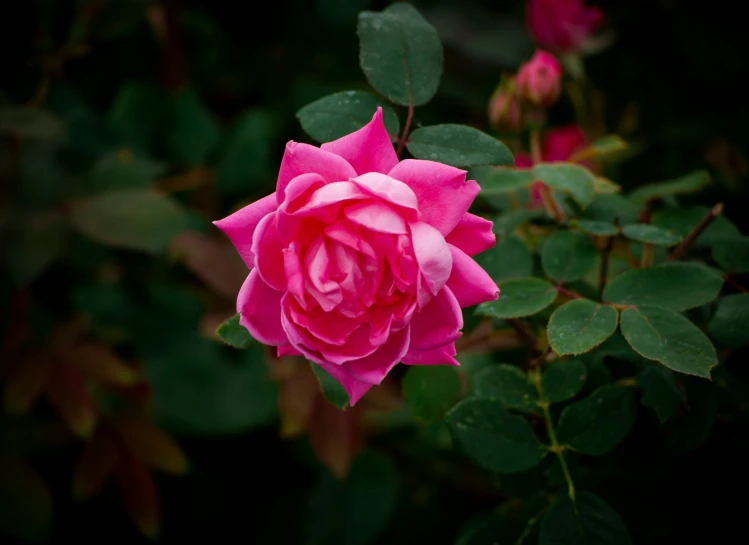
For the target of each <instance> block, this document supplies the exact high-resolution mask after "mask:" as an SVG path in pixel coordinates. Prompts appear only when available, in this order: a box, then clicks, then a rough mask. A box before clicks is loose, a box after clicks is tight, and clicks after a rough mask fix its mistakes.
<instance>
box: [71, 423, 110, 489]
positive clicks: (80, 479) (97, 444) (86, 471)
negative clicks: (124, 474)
mask: <svg viewBox="0 0 749 545" xmlns="http://www.w3.org/2000/svg"><path fill="white" fill-rule="evenodd" d="M117 447H118V444H117V438H116V437H115V436H114V435H113V434H112V432H111V431H110V430H108V429H106V428H100V429H99V431H97V433H96V435H94V437H93V439H91V441H89V442H88V443H87V444H86V447H85V448H84V449H83V454H81V457H80V458H79V459H78V463H77V464H76V466H75V470H74V472H73V494H74V495H75V497H76V498H78V499H84V498H89V497H91V496H93V495H94V494H96V493H97V492H99V490H101V487H102V486H103V485H104V483H105V482H106V480H107V478H108V477H109V476H110V475H111V474H112V471H113V470H114V467H115V464H116V463H117V459H118V457H119V453H118V451H117Z"/></svg>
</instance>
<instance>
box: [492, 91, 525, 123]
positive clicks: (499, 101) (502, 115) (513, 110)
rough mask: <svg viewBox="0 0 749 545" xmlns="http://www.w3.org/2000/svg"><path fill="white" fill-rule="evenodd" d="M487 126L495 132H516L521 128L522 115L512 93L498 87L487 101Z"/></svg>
mask: <svg viewBox="0 0 749 545" xmlns="http://www.w3.org/2000/svg"><path fill="white" fill-rule="evenodd" d="M489 124H490V125H491V126H492V127H494V128H495V129H497V130H500V131H508V132H518V131H519V130H520V129H522V128H523V113H522V111H521V110H520V103H519V102H518V99H517V97H516V96H515V94H514V93H510V92H508V91H507V89H505V88H503V86H499V87H498V88H497V90H496V91H495V92H494V94H493V95H492V97H491V98H490V99H489Z"/></svg>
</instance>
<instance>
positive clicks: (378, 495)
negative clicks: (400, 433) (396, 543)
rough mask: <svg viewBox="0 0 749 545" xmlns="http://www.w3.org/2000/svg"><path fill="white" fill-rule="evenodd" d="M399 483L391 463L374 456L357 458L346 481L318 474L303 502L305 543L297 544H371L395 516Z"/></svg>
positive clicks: (359, 456) (370, 453) (363, 455)
mask: <svg viewBox="0 0 749 545" xmlns="http://www.w3.org/2000/svg"><path fill="white" fill-rule="evenodd" d="M398 481H399V477H398V470H397V468H396V467H395V464H394V463H393V462H392V460H391V459H390V458H388V457H385V456H383V455H381V454H376V453H374V452H362V453H361V454H359V455H358V456H357V457H356V459H355V460H354V462H353V464H352V466H351V471H350V472H349V474H348V476H347V477H346V480H345V481H341V480H339V479H337V478H336V477H334V476H333V474H332V473H330V472H328V471H321V472H320V478H319V480H318V482H317V484H316V485H315V486H314V487H313V488H312V490H311V493H310V495H309V496H308V498H307V501H306V502H304V503H305V504H306V509H305V512H304V514H303V517H302V520H301V524H300V526H301V527H302V531H303V533H304V540H303V541H302V540H297V541H298V542H300V543H301V542H304V543H309V544H312V543H318V544H323V543H345V544H347V545H366V544H368V543H371V542H372V541H373V540H374V539H375V538H376V537H377V534H379V533H380V532H381V531H382V530H383V529H384V528H385V527H386V526H387V524H388V522H389V521H390V519H391V518H392V516H393V515H394V514H395V512H396V507H397V501H398V490H399V482H398ZM275 532H276V533H277V530H275ZM292 535H293V534H292Z"/></svg>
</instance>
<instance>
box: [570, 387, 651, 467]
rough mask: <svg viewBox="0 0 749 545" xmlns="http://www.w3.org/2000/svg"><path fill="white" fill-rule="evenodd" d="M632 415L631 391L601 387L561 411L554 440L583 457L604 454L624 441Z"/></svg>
mask: <svg viewBox="0 0 749 545" xmlns="http://www.w3.org/2000/svg"><path fill="white" fill-rule="evenodd" d="M636 415H637V403H636V402H635V396H634V392H633V391H632V388H626V387H624V386H613V385H612V386H601V387H600V388H598V389H597V390H596V391H595V392H593V393H592V394H590V395H589V396H588V397H586V398H585V399H581V400H580V401H576V402H574V403H572V404H571V405H568V406H567V407H565V408H564V410H563V411H562V415H561V416H560V417H559V424H558V425H557V436H558V437H559V441H560V442H561V443H562V444H565V445H569V446H571V447H572V448H573V449H575V450H576V451H578V452H582V453H583V454H590V455H593V456H598V455H601V454H606V453H607V452H609V451H610V450H611V449H613V448H614V447H616V446H617V445H618V444H619V443H621V442H622V440H624V438H625V437H626V436H627V434H628V433H629V430H630V429H632V425H633V424H634V423H635V416H636Z"/></svg>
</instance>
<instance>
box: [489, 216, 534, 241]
mask: <svg viewBox="0 0 749 545" xmlns="http://www.w3.org/2000/svg"><path fill="white" fill-rule="evenodd" d="M543 216H544V212H543V210H513V211H512V212H506V213H504V214H499V215H498V216H497V217H496V218H495V219H494V233H495V234H496V235H497V236H498V237H500V238H502V237H508V236H510V235H511V234H512V232H513V231H514V230H515V229H516V228H517V227H520V226H521V225H522V224H524V223H526V222H528V221H531V220H535V219H538V218H542V217H543Z"/></svg>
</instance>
